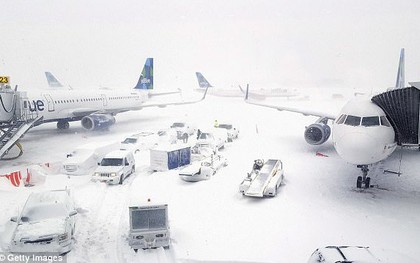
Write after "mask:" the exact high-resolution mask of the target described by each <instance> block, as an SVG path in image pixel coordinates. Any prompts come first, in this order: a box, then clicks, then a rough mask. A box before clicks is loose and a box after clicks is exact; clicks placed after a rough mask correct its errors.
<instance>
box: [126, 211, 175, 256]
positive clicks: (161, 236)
mask: <svg viewBox="0 0 420 263" xmlns="http://www.w3.org/2000/svg"><path fill="white" fill-rule="evenodd" d="M129 214H130V233H129V245H130V246H131V247H132V248H133V249H134V251H136V252H137V250H138V249H139V248H141V249H149V248H158V247H163V248H169V245H170V233H169V223H168V205H167V204H157V205H155V204H148V203H147V204H146V205H140V206H130V207H129Z"/></svg>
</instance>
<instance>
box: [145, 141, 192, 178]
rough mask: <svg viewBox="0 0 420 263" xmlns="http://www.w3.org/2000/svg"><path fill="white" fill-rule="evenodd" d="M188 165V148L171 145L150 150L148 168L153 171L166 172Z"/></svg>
mask: <svg viewBox="0 0 420 263" xmlns="http://www.w3.org/2000/svg"><path fill="white" fill-rule="evenodd" d="M190 163H191V147H190V146H185V145H173V144H171V145H167V146H158V147H156V148H155V149H150V168H151V169H152V170H153V171H159V172H162V171H168V170H172V169H176V168H178V167H182V166H185V165H188V164H190Z"/></svg>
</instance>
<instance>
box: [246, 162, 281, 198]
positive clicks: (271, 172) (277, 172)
mask: <svg viewBox="0 0 420 263" xmlns="http://www.w3.org/2000/svg"><path fill="white" fill-rule="evenodd" d="M282 181H283V164H282V162H281V161H280V160H277V159H268V160H267V161H266V162H264V160H263V159H257V160H255V161H254V165H253V166H252V171H251V172H250V173H248V175H247V177H246V178H245V179H244V180H243V181H242V183H241V184H240V185H239V192H241V193H242V194H243V195H246V196H252V197H265V196H276V195H277V190H278V188H279V187H280V184H281V182H282Z"/></svg>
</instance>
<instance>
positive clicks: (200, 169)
mask: <svg viewBox="0 0 420 263" xmlns="http://www.w3.org/2000/svg"><path fill="white" fill-rule="evenodd" d="M225 166H227V160H226V158H225V157H223V156H221V155H219V154H216V155H214V154H212V155H211V156H209V157H207V158H205V159H204V160H202V161H201V162H194V163H192V164H190V165H188V166H187V167H185V168H184V169H182V170H181V171H179V176H180V177H181V179H182V180H184V181H187V182H198V181H202V180H208V179H210V178H211V177H212V176H213V175H214V174H216V172H217V171H218V170H219V169H220V168H222V167H225Z"/></svg>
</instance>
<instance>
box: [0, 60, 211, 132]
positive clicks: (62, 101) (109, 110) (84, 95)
mask: <svg viewBox="0 0 420 263" xmlns="http://www.w3.org/2000/svg"><path fill="white" fill-rule="evenodd" d="M46 77H47V79H48V81H49V83H50V86H51V84H53V86H55V87H60V85H61V83H60V82H59V81H58V80H57V79H56V78H55V77H54V76H53V75H52V74H51V73H49V74H48V73H46ZM61 86H62V85H61ZM153 87H154V86H153V58H147V60H146V63H145V65H144V67H143V70H142V72H141V75H140V78H139V80H138V82H137V85H136V86H135V87H134V88H133V89H127V90H111V89H97V90H74V89H68V90H67V89H47V90H42V91H40V90H38V91H29V90H28V91H25V92H20V95H18V96H17V97H19V96H20V100H21V101H22V103H21V106H22V112H24V111H27V112H28V113H29V114H33V115H37V116H40V117H42V118H40V120H39V121H38V122H37V123H35V124H34V126H37V125H40V124H43V123H47V122H57V128H58V129H68V128H69V127H70V125H69V122H73V121H81V124H82V127H83V128H85V129H87V130H99V129H106V128H108V127H110V126H111V125H113V124H114V123H115V117H114V116H115V115H116V114H118V113H122V112H126V111H132V110H141V109H143V108H146V107H160V108H163V107H166V106H169V105H184V104H191V103H196V102H199V101H202V100H204V98H205V96H206V92H205V93H204V95H203V97H202V98H200V99H198V100H193V101H179V102H168V103H162V102H161V103H156V102H154V101H153V100H152V97H154V96H159V95H168V94H173V93H179V92H180V91H176V92H161V93H157V92H153ZM14 92H15V93H16V92H19V91H16V90H15V91H14ZM12 93H13V91H12V90H11V89H10V88H9V89H8V90H5V89H3V90H1V91H0V98H2V105H3V108H0V124H3V125H4V124H7V122H10V120H11V116H10V115H11V111H10V110H8V109H7V107H5V105H12V104H13V103H15V102H16V99H15V96H16V94H13V96H12V95H10V94H12ZM9 95H10V96H9ZM7 100H9V101H7ZM146 101H150V102H151V103H146ZM11 107H12V106H11Z"/></svg>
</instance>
